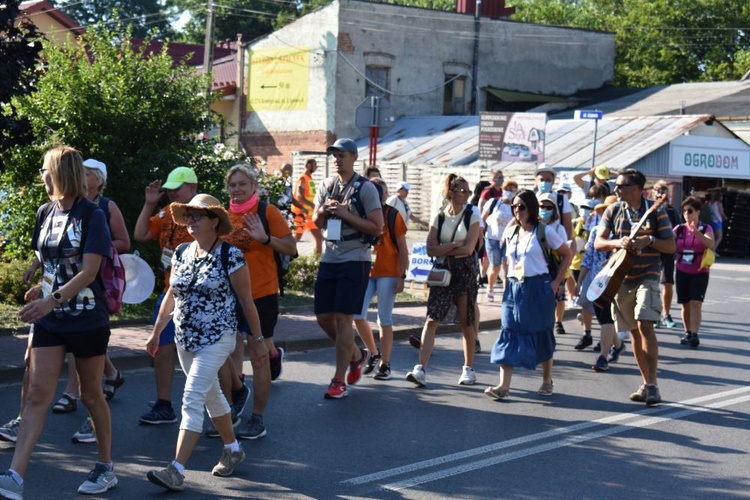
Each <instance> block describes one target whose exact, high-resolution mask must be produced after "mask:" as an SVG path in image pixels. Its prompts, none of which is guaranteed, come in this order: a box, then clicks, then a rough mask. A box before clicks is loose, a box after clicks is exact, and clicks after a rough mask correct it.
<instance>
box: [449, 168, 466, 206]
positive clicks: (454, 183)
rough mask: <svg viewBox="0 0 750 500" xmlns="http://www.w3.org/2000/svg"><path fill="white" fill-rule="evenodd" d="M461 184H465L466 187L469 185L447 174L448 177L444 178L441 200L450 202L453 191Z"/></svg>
mask: <svg viewBox="0 0 750 500" xmlns="http://www.w3.org/2000/svg"><path fill="white" fill-rule="evenodd" d="M462 182H466V185H467V186H468V184H469V183H468V182H467V181H466V179H464V178H463V177H461V176H459V175H457V174H448V177H446V178H445V186H444V187H443V199H445V200H446V201H450V199H451V198H453V190H454V189H456V187H457V186H458V185H459V184H461V183H462Z"/></svg>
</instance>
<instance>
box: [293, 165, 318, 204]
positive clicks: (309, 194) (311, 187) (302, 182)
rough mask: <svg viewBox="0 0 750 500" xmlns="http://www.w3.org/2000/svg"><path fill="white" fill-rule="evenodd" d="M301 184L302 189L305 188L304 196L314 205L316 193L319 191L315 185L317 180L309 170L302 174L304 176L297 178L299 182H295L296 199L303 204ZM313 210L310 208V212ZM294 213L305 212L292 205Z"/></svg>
mask: <svg viewBox="0 0 750 500" xmlns="http://www.w3.org/2000/svg"><path fill="white" fill-rule="evenodd" d="M300 186H302V189H303V193H304V194H303V198H304V199H306V200H307V201H309V202H310V203H312V204H313V205H314V204H315V194H316V193H317V189H316V186H315V181H313V179H312V176H311V175H310V174H308V173H307V172H305V173H304V174H302V176H300V178H299V179H297V182H296V183H295V184H294V193H293V196H294V199H295V200H297V201H298V202H300V204H303V203H302V200H301V199H300V197H299V194H298V193H299V188H300ZM311 210H312V209H308V212H309V211H311ZM292 213H294V214H301V213H304V212H303V211H302V209H301V208H299V207H296V206H294V205H292Z"/></svg>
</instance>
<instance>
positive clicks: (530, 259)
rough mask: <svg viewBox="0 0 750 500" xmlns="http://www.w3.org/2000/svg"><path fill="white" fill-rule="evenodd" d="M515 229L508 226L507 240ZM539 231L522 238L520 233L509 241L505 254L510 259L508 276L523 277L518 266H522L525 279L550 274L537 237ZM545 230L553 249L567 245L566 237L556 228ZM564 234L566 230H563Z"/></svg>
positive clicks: (549, 227)
mask: <svg viewBox="0 0 750 500" xmlns="http://www.w3.org/2000/svg"><path fill="white" fill-rule="evenodd" d="M558 225H559V224H558ZM561 227H562V226H561ZM515 228H516V226H515V225H510V226H508V227H507V228H506V230H505V233H504V234H503V238H504V239H506V240H507V238H508V236H510V235H511V234H513V232H514V231H515ZM537 229H538V228H534V231H533V232H531V233H529V234H526V235H525V236H520V231H519V233H518V234H517V235H516V236H514V237H513V238H511V239H510V241H508V250H507V251H506V252H505V256H506V258H507V259H508V274H509V275H510V276H514V277H516V278H520V277H521V276H519V273H518V272H517V271H516V266H517V264H521V266H522V269H523V271H522V274H523V276H525V277H531V276H539V275H542V274H548V273H549V270H548V267H547V261H546V260H545V258H544V251H543V250H542V247H541V246H540V245H539V239H538V238H537V235H536V231H537ZM545 229H546V230H545V232H544V235H545V237H546V239H547V245H548V246H549V247H550V248H551V249H553V250H557V249H558V248H560V247H561V246H562V245H563V244H564V243H565V236H564V235H563V236H561V235H560V234H558V232H557V230H556V229H555V228H554V227H551V226H546V228H545ZM564 232H565V229H563V233H564ZM553 278H554V276H553Z"/></svg>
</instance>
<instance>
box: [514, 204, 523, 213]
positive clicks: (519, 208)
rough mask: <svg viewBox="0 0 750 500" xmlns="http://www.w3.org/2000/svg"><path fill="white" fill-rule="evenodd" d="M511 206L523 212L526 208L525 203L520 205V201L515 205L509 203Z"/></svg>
mask: <svg viewBox="0 0 750 500" xmlns="http://www.w3.org/2000/svg"><path fill="white" fill-rule="evenodd" d="M511 207H513V210H517V211H519V212H523V211H524V210H526V205H522V204H520V203H519V204H517V205H515V204H514V205H511Z"/></svg>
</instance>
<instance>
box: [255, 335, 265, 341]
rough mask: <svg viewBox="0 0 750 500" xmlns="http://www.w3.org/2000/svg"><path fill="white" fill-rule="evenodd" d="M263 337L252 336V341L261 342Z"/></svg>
mask: <svg viewBox="0 0 750 500" xmlns="http://www.w3.org/2000/svg"><path fill="white" fill-rule="evenodd" d="M263 339H265V337H264V336H263V335H261V336H260V337H253V342H263Z"/></svg>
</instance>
